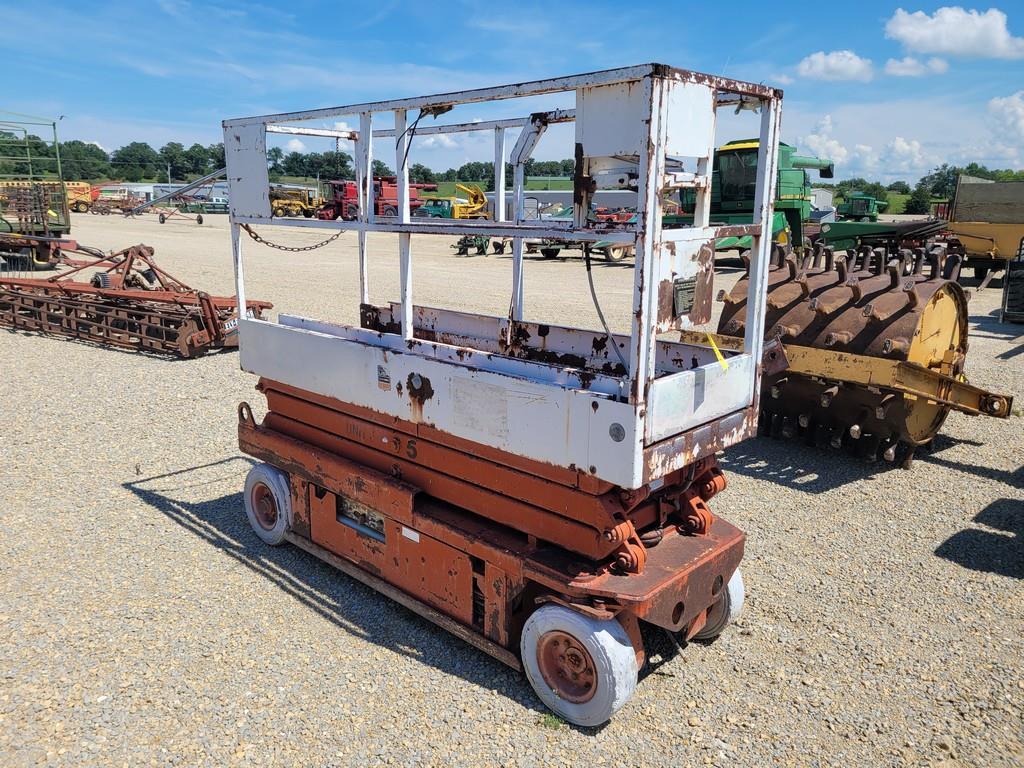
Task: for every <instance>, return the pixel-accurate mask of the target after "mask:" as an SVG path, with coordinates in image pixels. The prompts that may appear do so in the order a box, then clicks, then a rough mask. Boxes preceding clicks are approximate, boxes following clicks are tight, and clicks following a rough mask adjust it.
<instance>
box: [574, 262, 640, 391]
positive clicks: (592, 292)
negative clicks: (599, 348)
mask: <svg viewBox="0 0 1024 768" xmlns="http://www.w3.org/2000/svg"><path fill="white" fill-rule="evenodd" d="M583 259H584V261H586V264H587V283H588V284H589V285H590V298H592V299H593V300H594V309H596V310H597V317H598V319H599V320H600V321H601V326H602V327H603V328H604V332H605V333H607V334H608V342H609V343H610V344H611V347H612V349H613V350H615V356H616V357H617V358H619V362H620V363H622V369H623V370H624V371H625V372H626V374H627V375H628V374H629V364H628V363H627V362H626V358H624V357H623V356H622V352H621V351H620V350H619V345H618V344H616V343H615V339H614V338H613V337H612V332H611V330H610V329H609V328H608V321H607V320H605V319H604V312H602V311H601V302H599V301H598V300H597V291H596V290H595V288H594V275H593V273H592V272H591V271H590V245H589V244H587V245H584V246H583Z"/></svg>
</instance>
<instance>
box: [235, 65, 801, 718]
mask: <svg viewBox="0 0 1024 768" xmlns="http://www.w3.org/2000/svg"><path fill="white" fill-rule="evenodd" d="M566 93H568V94H574V95H575V109H574V110H553V111H549V112H534V113H533V114H531V115H530V116H529V117H527V118H521V119H515V120H508V121H490V122H478V123H469V122H466V123H454V124H436V123H435V124H428V125H426V126H421V125H420V124H421V121H423V119H424V118H425V117H428V116H430V117H434V118H436V117H438V116H440V115H443V114H446V113H448V112H449V111H451V110H452V109H453V108H458V107H459V106H460V105H465V104H477V103H480V102H493V101H499V100H505V99H515V98H520V97H542V96H549V98H552V99H554V98H559V99H560V100H564V97H565V94H566ZM532 102H533V104H531V106H534V105H535V104H536V102H537V99H532ZM738 105H739V106H747V105H756V106H757V107H759V108H760V113H761V116H760V125H761V129H760V149H759V153H760V156H759V162H758V168H759V172H758V175H757V179H756V186H757V207H756V211H755V214H754V217H753V218H754V221H753V223H751V224H746V225H742V226H730V227H716V226H711V225H710V224H709V214H710V206H709V203H710V193H711V161H712V156H713V152H714V137H715V136H714V134H715V114H716V110H717V108H719V107H725V106H727V107H728V108H730V109H731V108H735V107H736V106H738ZM780 110H781V92H780V91H777V90H775V89H773V88H770V87H767V86H763V85H756V84H750V83H743V82H739V81H736V80H730V79H725V78H719V77H713V76H710V75H706V74H700V73H696V72H690V71H687V70H681V69H674V68H670V67H667V66H664V65H660V64H647V65H641V66H635V67H628V68H621V69H612V70H606V71H601V72H594V73H590V74H583V75H575V76H570V77H563V78H557V79H551V80H539V81H532V82H525V83H519V84H515V85H508V86H501V87H494V88H482V89H478V90H470V91H462V92H457V93H447V94H441V95H436V96H425V97H417V98H406V99H399V100H394V101H381V102H374V103H362V104H355V105H352V106H346V107H337V108H330V109H318V110H311V111H307V112H295V113H288V114H277V115H268V116H263V117H251V118H242V119H235V120H227V121H225V122H224V145H225V151H226V157H227V166H228V180H229V183H230V185H231V202H230V204H231V214H230V215H231V237H232V247H233V259H234V266H235V277H236V291H237V302H238V303H239V305H242V304H243V303H244V302H245V280H244V274H245V270H244V261H243V249H242V231H243V227H245V228H247V230H250V234H252V232H251V230H253V228H254V227H258V226H260V225H266V224H271V223H273V224H275V225H279V226H285V227H312V228H321V229H328V230H331V229H333V230H338V229H340V230H345V231H353V232H355V233H357V235H358V238H359V249H358V250H359V263H360V294H361V306H360V317H361V321H360V324H359V325H358V326H354V325H344V324H340V323H335V322H330V321H327V320H319V319H313V318H306V317H298V316H292V315H287V314H282V315H280V316H279V318H278V320H277V322H272V321H269V320H266V319H257V318H242V319H240V321H239V340H240V352H241V357H240V364H241V367H242V368H243V370H245V371H247V372H249V373H252V374H255V375H257V376H259V383H258V389H259V390H260V391H261V392H262V393H263V394H264V395H265V396H266V399H267V404H268V406H269V412H268V413H267V415H266V417H265V418H264V419H263V421H262V423H256V421H255V420H254V417H253V410H252V408H251V407H250V406H249V405H248V404H247V403H242V404H240V406H239V409H238V413H239V424H238V436H239V444H240V447H241V448H242V450H243V451H244V452H245V453H247V454H249V455H251V456H253V457H255V458H257V459H260V460H261V461H262V462H264V463H261V464H259V465H257V466H256V467H254V468H253V469H252V470H251V471H250V473H249V475H248V477H247V479H246V482H245V493H244V496H243V498H244V504H245V508H246V513H247V515H248V518H249V521H250V523H251V525H252V527H253V529H254V531H255V532H256V534H257V535H258V536H259V537H260V538H262V539H263V540H264V541H265V542H267V543H268V544H282V543H284V542H291V543H293V544H294V545H296V546H298V547H301V548H302V549H304V550H306V551H308V552H310V553H312V554H314V555H315V556H317V557H319V558H321V559H323V560H325V561H327V562H329V563H331V564H332V565H334V566H335V567H337V568H338V569H339V570H341V571H343V572H345V573H347V574H349V575H350V576H352V577H353V578H355V579H357V580H359V581H362V582H364V583H366V584H369V585H370V586H372V587H374V588H375V589H377V590H379V591H381V592H382V593H384V594H386V595H388V596H390V597H391V598H392V599H394V600H396V601H398V602H400V603H401V604H402V605H405V606H407V607H409V608H410V609H412V610H414V611H416V612H417V613H419V614H420V615H422V616H425V617H426V618H428V619H430V620H431V621H434V622H436V623H437V624H439V625H441V626H443V627H445V628H446V629H447V630H449V631H450V632H452V633H453V634H455V635H456V636H458V637H460V638H462V639H464V640H466V641H468V642H470V643H472V644H473V645H475V646H477V647H479V648H481V649H483V650H485V651H487V652H488V653H490V654H492V655H494V656H495V657H497V658H498V659H500V660H502V661H503V662H505V663H507V664H509V665H510V666H512V667H515V668H517V669H522V670H524V671H525V673H526V676H527V677H528V678H529V681H530V683H531V684H532V686H533V687H534V689H535V690H536V692H537V694H538V696H539V697H540V698H541V700H542V701H543V702H544V703H545V704H546V705H547V706H549V707H550V708H551V709H552V710H554V711H555V712H556V713H558V714H559V715H560V716H562V717H563V718H565V719H567V720H570V721H572V722H574V723H578V724H581V725H598V724H600V723H602V722H604V721H606V720H608V719H609V718H610V717H611V716H612V715H613V714H614V713H615V712H616V711H617V710H618V709H619V708H621V707H622V706H623V705H624V704H625V702H626V701H627V700H628V699H629V698H630V696H631V695H632V693H633V691H634V689H635V687H636V685H637V679H638V671H639V669H640V668H641V666H642V665H643V663H644V659H645V648H644V643H643V639H642V635H641V631H640V623H641V622H644V623H647V624H650V625H654V626H657V627H661V628H664V629H665V630H668V631H670V632H673V633H677V634H678V635H679V637H681V638H683V639H687V640H689V639H693V638H707V639H710V638H713V637H715V636H717V635H718V634H719V633H720V632H722V631H723V629H724V628H725V626H726V624H727V623H728V622H729V621H730V619H732V618H733V617H734V616H735V615H736V614H737V612H738V611H739V609H740V607H741V605H742V601H743V582H742V577H741V576H740V573H739V570H738V566H739V563H740V560H741V558H742V555H743V547H744V538H745V537H744V534H743V533H742V532H741V531H740V530H739V529H737V528H736V527H734V526H732V525H730V524H729V523H728V522H726V521H725V520H723V519H722V518H720V517H717V516H716V515H714V514H713V513H712V512H711V510H710V509H709V507H708V504H707V502H708V500H709V499H710V498H711V497H712V496H714V495H715V494H716V493H717V492H719V491H721V490H722V489H723V488H724V487H725V477H724V476H723V475H722V473H721V471H720V470H719V469H718V467H717V465H716V462H715V454H716V452H718V451H720V450H722V449H723V448H726V447H728V446H730V445H733V444H735V443H737V442H740V441H742V440H745V439H747V438H748V437H751V436H752V435H754V433H755V431H756V424H757V413H758V392H759V383H760V377H761V375H762V370H763V369H764V370H770V369H771V364H774V363H781V364H784V360H780V359H779V358H780V357H781V356H780V354H779V353H778V352H777V351H776V350H775V349H773V348H772V347H771V346H770V345H766V344H765V341H764V333H763V327H762V326H763V322H764V309H765V305H764V297H765V288H766V279H767V274H768V255H769V246H770V241H771V219H772V213H771V201H772V200H773V198H774V185H775V180H776V177H777V174H776V172H775V171H776V160H777V149H776V147H777V132H778V127H779V119H780ZM410 111H412V112H418V115H417V116H416V118H415V119H414V120H412V121H410V119H409V113H410ZM466 111H467V112H468V113H469V114H472V112H469V111H468V110H466ZM389 116H390V118H391V120H389V122H391V121H393V122H392V125H391V126H390V127H386V128H384V129H382V130H380V132H379V133H376V134H375V132H374V126H375V125H376V124H379V123H380V122H383V121H384V120H388V117H389ZM345 117H347V118H348V119H349V120H350V121H352V122H354V123H357V124H358V130H356V131H344V132H343V131H326V130H325V129H320V128H310V129H309V131H310V132H311V135H324V134H325V133H330V134H331V135H334V136H336V137H338V138H347V139H350V140H352V141H354V144H355V156H356V172H357V185H358V189H359V190H360V195H359V200H358V207H359V210H358V215H357V217H356V219H355V220H354V221H351V222H345V221H336V222H327V221H318V220H310V219H278V218H275V217H273V216H272V211H271V205H270V200H269V197H268V194H267V190H268V180H267V160H266V133H267V132H268V130H275V131H277V132H288V133H294V134H298V135H303V131H304V130H305V129H304V127H303V121H324V120H329V121H332V122H334V121H337V120H339V119H341V118H345ZM571 119H575V121H576V125H575V144H576V159H577V163H576V167H577V174H576V178H575V180H574V216H573V218H572V219H569V220H565V221H555V220H539V221H538V220H532V221H530V220H526V218H525V216H524V215H523V209H524V206H523V181H524V165H525V161H526V160H527V159H529V157H530V155H531V152H532V150H533V147H534V146H535V145H536V143H537V140H538V139H539V138H540V136H541V135H542V134H543V133H544V131H545V129H546V127H547V125H549V124H550V123H552V122H563V121H567V120H571ZM281 129H285V130H284V131H282V130H281ZM510 129H518V130H519V135H518V138H517V141H516V144H515V147H514V148H513V150H512V159H513V167H514V171H513V174H514V184H513V190H512V194H513V196H514V198H515V200H516V205H515V207H514V210H515V215H514V216H513V217H512V218H511V220H505V217H504V215H503V212H504V211H505V205H504V201H503V199H502V198H503V197H504V194H505V192H504V188H505V183H504V181H505V179H504V175H505V162H504V160H505V147H506V132H507V131H509V130H510ZM467 131H492V132H493V135H494V158H495V164H494V175H495V189H496V190H498V192H497V194H496V196H497V198H498V199H497V200H496V205H495V211H496V212H497V213H496V220H494V221H490V220H483V221H475V220H444V219H430V218H413V217H412V216H411V211H410V198H411V189H410V186H411V185H410V184H409V181H408V169H407V166H406V158H407V149H408V146H409V142H410V141H411V140H412V138H413V136H414V135H419V136H423V135H430V134H432V133H442V132H445V133H452V132H467ZM373 135H385V136H391V137H393V138H394V139H395V144H396V156H395V157H396V161H397V163H396V167H397V168H398V169H399V174H398V180H397V181H398V210H397V215H396V216H394V217H376V216H375V215H373V213H372V212H374V211H375V210H376V208H375V205H374V200H373V194H374V185H373V184H372V183H371V180H370V178H369V176H368V170H369V169H370V168H372V160H373V157H372V141H370V137H371V136H373ZM680 156H682V157H689V158H692V159H693V168H694V170H693V171H692V172H682V171H672V172H670V171H668V170H667V169H666V159H667V158H668V157H680ZM622 158H626V159H627V160H626V161H625V162H627V163H628V164H630V165H631V168H632V173H633V174H634V178H635V184H634V189H635V190H636V208H637V210H638V211H639V215H638V216H637V217H636V220H635V221H628V222H602V223H601V224H600V226H598V225H595V224H594V223H593V222H591V221H590V220H589V218H588V215H587V214H588V211H589V209H590V203H591V199H592V195H593V193H594V191H595V190H596V189H598V188H600V187H601V186H602V184H603V183H605V182H606V181H607V180H608V179H609V175H608V174H605V173H603V171H604V170H606V169H607V168H609V167H611V166H615V167H621V166H622V164H623V162H624V161H623V159H622ZM612 183H614V181H612ZM684 187H692V188H694V189H695V190H697V193H698V194H697V197H698V203H697V207H696V215H695V222H694V226H692V227H685V228H678V229H673V230H664V229H662V226H661V220H662V214H663V212H662V202H661V201H662V198H663V196H664V194H665V193H666V192H669V191H671V190H674V189H679V188H684ZM370 232H391V233H396V234H397V235H398V248H399V256H400V267H399V268H400V286H401V295H400V301H397V302H394V303H391V304H388V305H385V306H376V305H372V304H370V303H369V292H368V272H367V265H368V253H367V234H368V233H370ZM413 234H418V235H436V236H445V237H451V236H465V235H482V236H489V237H506V238H510V239H511V241H512V253H513V259H512V267H513V268H512V284H511V286H510V287H511V302H510V312H509V315H508V316H506V317H495V316H487V315H479V314H472V313H468V312H463V311H456V310H451V309H441V308H434V307H427V306H421V305H417V304H416V303H415V301H414V290H415V289H414V283H413V263H414V258H415V257H414V253H413V250H412V247H411V236H412V235H413ZM727 235H751V236H753V237H754V245H755V248H754V249H753V253H752V256H751V273H750V280H749V296H748V304H747V310H746V320H747V322H746V325H745V332H744V333H743V334H741V336H742V342H741V343H740V345H739V346H738V348H736V349H735V350H719V349H718V348H717V347H715V346H714V344H713V342H712V341H711V340H710V338H709V337H707V336H706V335H704V334H699V333H695V334H693V336H689V335H687V334H686V332H687V331H688V330H690V329H693V328H696V327H700V326H701V325H705V324H707V323H708V322H709V321H710V311H711V304H712V293H713V279H714V259H713V256H714V242H715V240H716V239H717V238H719V237H723V236H727ZM537 237H540V238H545V237H557V238H561V239H564V240H567V241H571V242H598V241H608V242H613V243H615V244H622V245H629V246H632V247H633V248H634V249H635V252H636V260H635V265H634V268H633V269H634V293H633V298H632V313H631V318H632V319H631V330H630V333H629V334H628V335H625V334H613V333H611V332H610V331H609V330H608V328H607V326H606V324H605V326H606V327H604V328H603V329H602V330H597V331H594V330H585V329H579V328H574V327H558V326H553V325H546V324H538V323H534V322H530V321H529V320H528V319H527V317H526V309H527V308H526V306H525V302H524V294H523V284H524V283H523V281H524V274H523V271H524V265H525V262H524V259H523V250H524V248H523V242H524V240H525V239H526V238H537ZM594 298H595V303H597V296H596V294H595V296H594ZM599 314H600V313H599ZM670 331H675V332H677V333H681V335H682V338H684V339H686V340H684V341H679V342H672V341H664V340H661V339H659V338H658V335H659V334H664V333H666V332H670Z"/></svg>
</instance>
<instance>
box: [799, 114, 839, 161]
mask: <svg viewBox="0 0 1024 768" xmlns="http://www.w3.org/2000/svg"><path fill="white" fill-rule="evenodd" d="M800 146H801V148H806V149H808V150H810V152H811V154H813V155H816V156H817V157H820V158H824V159H828V160H831V161H832V162H833V163H835V164H836V165H842V164H843V163H845V162H846V160H847V158H848V157H849V156H850V152H849V150H847V149H846V147H844V146H843V145H842V144H841V143H840V142H839V141H837V140H836V139H834V138H833V137H832V115H825V116H824V117H823V118H821V120H819V121H818V124H817V125H816V126H815V127H814V132H813V133H809V134H807V135H806V136H801V137H800Z"/></svg>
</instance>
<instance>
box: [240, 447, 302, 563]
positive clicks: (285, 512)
mask: <svg viewBox="0 0 1024 768" xmlns="http://www.w3.org/2000/svg"><path fill="white" fill-rule="evenodd" d="M244 501H245V514H246V517H248V518H249V525H251V526H252V529H253V531H255V532H256V535H257V536H259V537H260V538H261V539H263V541H264V542H266V543H267V544H270V545H271V546H274V547H276V546H277V545H278V544H281V543H282V542H283V541H284V535H285V533H286V532H287V530H288V522H289V520H291V491H290V489H289V485H288V476H287V475H286V474H285V473H284V472H282V471H281V470H279V469H276V468H275V467H272V466H270V465H269V464H257V465H256V466H255V467H253V468H252V469H250V470H249V474H248V475H247V476H246V478H245V492H244Z"/></svg>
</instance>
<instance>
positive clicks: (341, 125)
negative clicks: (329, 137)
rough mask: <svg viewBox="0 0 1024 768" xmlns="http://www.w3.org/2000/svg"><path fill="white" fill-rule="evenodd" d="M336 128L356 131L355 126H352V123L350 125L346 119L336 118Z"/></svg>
mask: <svg viewBox="0 0 1024 768" xmlns="http://www.w3.org/2000/svg"><path fill="white" fill-rule="evenodd" d="M334 130H336V131H354V130H355V128H353V127H352V126H350V125H349V124H348V123H347V122H345V121H344V120H336V121H335V122H334Z"/></svg>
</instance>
